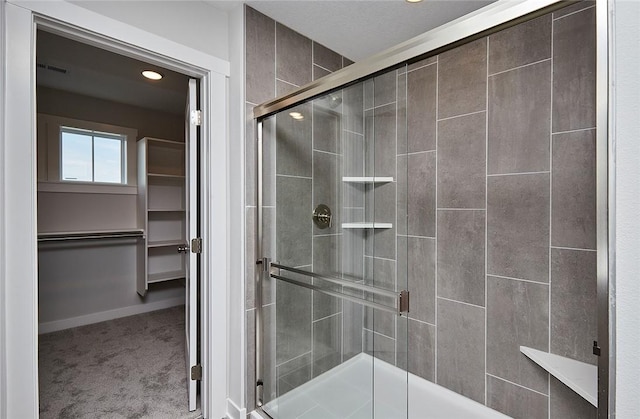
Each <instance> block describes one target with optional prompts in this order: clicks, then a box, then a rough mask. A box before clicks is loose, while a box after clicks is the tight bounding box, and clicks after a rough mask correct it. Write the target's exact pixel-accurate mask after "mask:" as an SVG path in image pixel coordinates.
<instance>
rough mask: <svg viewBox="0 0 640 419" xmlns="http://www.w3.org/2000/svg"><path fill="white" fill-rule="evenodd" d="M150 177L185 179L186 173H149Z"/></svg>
mask: <svg viewBox="0 0 640 419" xmlns="http://www.w3.org/2000/svg"><path fill="white" fill-rule="evenodd" d="M147 176H149V177H150V178H167V179H184V178H185V177H184V175H170V174H165V173H147Z"/></svg>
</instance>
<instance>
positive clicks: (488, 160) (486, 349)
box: [396, 2, 597, 418]
mask: <svg viewBox="0 0 640 419" xmlns="http://www.w3.org/2000/svg"><path fill="white" fill-rule="evenodd" d="M405 77H406V84H407V89H406V92H407V141H408V144H407V146H408V148H407V153H406V154H401V155H398V163H397V164H398V166H399V167H401V166H403V165H405V164H406V165H407V173H408V175H407V179H408V183H407V188H408V194H407V196H408V198H407V211H408V220H407V231H406V236H404V235H403V232H402V231H399V232H398V233H399V236H398V237H399V239H400V240H404V241H406V246H407V248H408V255H407V258H408V263H407V267H408V282H409V289H410V290H411V312H410V313H409V317H410V320H409V323H408V326H407V327H408V352H407V353H408V362H407V367H408V369H409V371H411V372H413V373H415V374H417V375H420V376H422V377H424V378H426V379H428V380H430V381H434V382H436V383H438V384H440V385H442V386H445V387H447V388H449V389H451V390H454V391H456V392H458V393H460V394H463V395H465V396H467V397H469V398H471V399H473V400H476V401H478V402H480V403H484V404H486V405H488V406H490V407H492V408H494V409H497V410H499V411H502V412H504V413H506V414H509V415H511V416H514V417H526V418H537V417H540V418H547V417H551V418H566V417H581V418H582V417H595V415H596V410H595V408H593V407H592V406H591V405H590V404H589V403H588V402H586V401H585V400H583V399H582V398H580V397H579V396H578V395H576V394H575V393H573V392H572V391H571V390H569V389H568V388H566V387H565V386H564V385H563V384H561V383H560V382H559V381H557V380H556V379H555V378H553V377H550V376H549V375H548V374H547V373H546V372H544V371H543V370H542V369H541V368H540V367H538V366H537V365H536V364H534V363H533V362H532V361H530V360H529V359H528V358H526V357H525V356H524V355H523V354H521V353H520V351H519V347H520V346H521V345H523V346H529V347H533V348H536V349H540V350H542V351H545V352H547V351H549V352H551V353H554V354H558V355H562V356H566V357H569V358H573V359H577V360H580V361H583V362H587V363H591V364H596V363H597V358H596V357H595V356H594V355H592V343H593V340H594V339H595V338H596V313H595V306H596V251H595V249H596V234H595V233H596V230H595V229H596V227H595V226H596V224H595V208H596V198H595V8H594V7H593V6H592V3H590V2H581V4H579V5H577V6H571V7H569V8H565V9H562V10H560V11H558V12H555V13H553V14H549V15H545V16H542V17H539V18H537V19H535V20H532V21H529V22H526V23H522V24H519V25H517V26H515V27H512V28H510V29H507V30H504V31H501V32H499V33H496V34H493V35H491V36H489V37H485V38H482V39H478V40H475V41H473V42H471V43H468V44H465V45H463V46H460V47H458V48H456V49H453V50H450V51H447V52H445V53H442V54H440V55H439V56H437V57H432V58H430V59H428V60H425V61H422V62H420V63H416V64H412V65H411V66H410V67H409V68H408V71H407V73H406V75H405V74H399V75H398V80H397V82H396V83H397V85H398V86H401V85H402V84H403V83H404V82H405ZM400 171H401V170H399V172H400ZM403 205H404V204H403V203H402V202H400V203H399V205H398V207H399V208H401V207H402V206H403ZM400 276H401V275H399V277H400ZM401 321H402V320H401ZM399 343H400V342H399ZM398 349H399V352H398V354H401V353H402V351H403V348H402V347H401V346H398ZM398 361H399V364H400V365H401V366H404V365H403V364H402V362H401V361H402V360H401V358H398Z"/></svg>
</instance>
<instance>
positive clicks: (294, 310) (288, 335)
mask: <svg viewBox="0 0 640 419" xmlns="http://www.w3.org/2000/svg"><path fill="white" fill-rule="evenodd" d="M287 276H288V277H290V278H293V279H296V280H301V281H305V282H308V277H305V276H302V275H298V274H293V273H287ZM269 307H273V306H269ZM275 309H276V323H275V325H276V328H275V329H276V330H275V338H276V363H277V364H282V363H283V362H286V361H289V360H291V359H293V358H295V357H297V356H300V355H302V354H305V353H307V352H309V351H311V290H309V289H307V288H303V287H300V286H297V285H292V284H288V283H286V282H282V281H280V282H278V283H277V292H276V305H275ZM267 335H269V336H274V328H273V327H272V328H269V329H266V330H265V336H267Z"/></svg>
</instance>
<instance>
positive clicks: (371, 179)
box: [342, 176, 393, 183]
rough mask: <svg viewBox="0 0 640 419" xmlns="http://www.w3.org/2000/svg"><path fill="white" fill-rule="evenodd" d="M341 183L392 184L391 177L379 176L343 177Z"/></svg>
mask: <svg viewBox="0 0 640 419" xmlns="http://www.w3.org/2000/svg"><path fill="white" fill-rule="evenodd" d="M342 181H343V182H347V183H389V182H393V177H381V176H345V177H343V178H342Z"/></svg>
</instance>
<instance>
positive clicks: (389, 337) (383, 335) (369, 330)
mask: <svg viewBox="0 0 640 419" xmlns="http://www.w3.org/2000/svg"><path fill="white" fill-rule="evenodd" d="M371 310H372V311H375V309H371ZM371 322H372V323H373V322H374V320H373V319H372V320H371ZM373 327H375V325H374V326H373ZM363 329H364V330H366V331H367V332H371V333H373V334H374V335H380V336H382V337H385V338H387V339H391V340H396V338H393V337H391V336H387V335H385V334H384V333H380V332H378V331H375V330H371V329H369V328H367V327H363ZM373 352H374V353H375V351H373Z"/></svg>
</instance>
